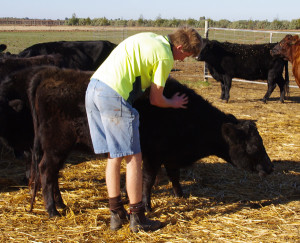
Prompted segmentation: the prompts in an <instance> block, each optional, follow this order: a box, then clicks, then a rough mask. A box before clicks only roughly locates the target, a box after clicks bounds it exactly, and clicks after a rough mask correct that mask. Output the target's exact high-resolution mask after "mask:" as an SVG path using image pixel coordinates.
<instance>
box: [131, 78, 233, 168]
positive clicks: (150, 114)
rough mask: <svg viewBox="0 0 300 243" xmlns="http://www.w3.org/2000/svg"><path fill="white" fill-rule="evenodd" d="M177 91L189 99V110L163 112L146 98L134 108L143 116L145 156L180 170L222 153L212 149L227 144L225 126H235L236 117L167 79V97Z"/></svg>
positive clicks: (138, 101)
mask: <svg viewBox="0 0 300 243" xmlns="http://www.w3.org/2000/svg"><path fill="white" fill-rule="evenodd" d="M177 92H179V93H185V94H186V95H187V96H188V98H189V104H188V108H187V109H173V108H164V109H162V108H159V107H156V106H152V105H150V102H149V99H146V98H144V99H143V98H141V99H139V100H137V101H136V102H135V104H134V107H136V109H137V110H138V111H139V113H140V136H141V147H142V152H143V157H153V156H157V157H159V160H160V161H163V162H164V163H165V164H170V165H171V166H175V167H177V166H184V165H185V166H188V165H189V164H191V163H193V162H194V161H195V160H196V159H199V158H201V157H202V158H203V157H205V156H207V155H208V154H211V153H212V154H215V155H219V154H222V153H223V151H221V149H220V150H219V151H217V150H218V149H215V151H212V149H211V148H218V147H219V148H221V146H218V144H220V143H223V141H224V140H223V138H222V136H221V127H222V124H223V123H226V122H231V123H235V122H237V120H236V118H235V117H234V116H232V115H230V116H229V115H226V114H225V113H223V112H222V111H220V110H218V109H217V108H215V107H214V106H212V105H211V104H210V103H209V102H208V101H206V100H204V99H203V98H202V97H201V96H200V95H198V94H196V93H195V92H194V91H193V90H192V89H189V88H187V87H186V86H184V85H182V84H180V83H179V82H177V81H174V80H168V81H167V83H166V87H165V92H164V95H165V96H166V97H167V98H170V97H172V96H173V95H174V94H175V93H177ZM184 141H188V142H184ZM214 145H215V146H214ZM193 146H194V147H193ZM199 147H201V148H203V149H201V150H200V149H198V148H199ZM205 148H207V149H205ZM218 153H219V154H218Z"/></svg>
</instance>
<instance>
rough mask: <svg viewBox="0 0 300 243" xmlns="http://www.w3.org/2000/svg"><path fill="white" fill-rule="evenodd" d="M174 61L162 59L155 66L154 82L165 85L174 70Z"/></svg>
mask: <svg viewBox="0 0 300 243" xmlns="http://www.w3.org/2000/svg"><path fill="white" fill-rule="evenodd" d="M172 66H173V63H172V62H171V61H169V60H161V61H158V62H156V63H155V65H154V67H153V75H152V80H151V82H152V83H155V84H157V85H158V86H162V87H165V84H166V80H167V78H168V76H169V74H170V72H171V70H172Z"/></svg>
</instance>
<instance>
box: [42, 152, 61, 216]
mask: <svg viewBox="0 0 300 243" xmlns="http://www.w3.org/2000/svg"><path fill="white" fill-rule="evenodd" d="M39 171H40V177H41V185H42V193H43V197H44V204H45V208H46V210H47V212H48V214H49V217H50V218H51V217H54V216H60V213H59V212H58V211H57V209H56V206H55V200H54V192H55V190H58V191H59V188H58V171H59V167H58V163H57V162H54V161H53V159H52V158H50V157H49V156H47V154H46V153H44V156H43V158H42V160H41V162H40V164H39ZM56 181H57V182H56ZM56 183H57V185H56ZM56 194H57V191H56Z"/></svg>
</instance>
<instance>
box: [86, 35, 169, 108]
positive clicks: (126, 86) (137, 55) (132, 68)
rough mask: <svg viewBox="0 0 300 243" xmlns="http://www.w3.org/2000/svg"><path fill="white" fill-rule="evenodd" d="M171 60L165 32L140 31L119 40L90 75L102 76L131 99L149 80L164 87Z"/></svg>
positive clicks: (112, 86) (108, 83)
mask: <svg viewBox="0 0 300 243" xmlns="http://www.w3.org/2000/svg"><path fill="white" fill-rule="evenodd" d="M173 63H174V58H173V54H172V50H171V45H170V43H169V41H168V39H167V37H166V36H161V35H157V34H155V33H151V32H146V33H140V34H136V35H133V36H131V37H128V38H127V39H125V40H124V41H122V42H121V43H120V44H119V45H118V46H117V47H116V48H115V49H114V50H113V51H112V53H111V54H110V55H109V56H108V58H107V59H106V60H105V61H104V62H103V63H102V65H101V66H100V67H99V68H98V69H97V71H96V72H95V73H94V74H93V76H92V78H96V79H98V80H101V81H102V82H104V83H106V84H107V85H109V86H110V87H111V88H112V89H114V90H115V91H116V92H117V93H119V94H120V95H121V96H122V97H123V98H124V99H125V100H128V101H129V100H130V101H131V102H132V101H134V100H135V98H137V96H138V95H139V93H141V91H144V90H145V89H146V88H148V87H150V86H151V83H155V84H157V85H159V86H163V87H164V86H165V82H166V80H167V78H168V76H169V73H170V71H171V69H172V67H173ZM130 101H129V102H130ZM131 102H130V103H131Z"/></svg>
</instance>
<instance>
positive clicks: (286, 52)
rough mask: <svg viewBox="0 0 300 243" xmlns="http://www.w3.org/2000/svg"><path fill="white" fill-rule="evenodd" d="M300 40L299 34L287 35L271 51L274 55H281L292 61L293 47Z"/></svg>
mask: <svg viewBox="0 0 300 243" xmlns="http://www.w3.org/2000/svg"><path fill="white" fill-rule="evenodd" d="M298 41H299V36H298V35H294V36H292V35H286V36H285V37H284V38H283V39H282V40H281V41H280V42H279V43H278V44H277V45H275V46H274V48H273V49H272V50H271V51H270V52H271V55H272V56H280V57H283V58H284V59H286V60H288V61H291V60H290V59H291V47H292V45H295V44H296V42H298Z"/></svg>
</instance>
